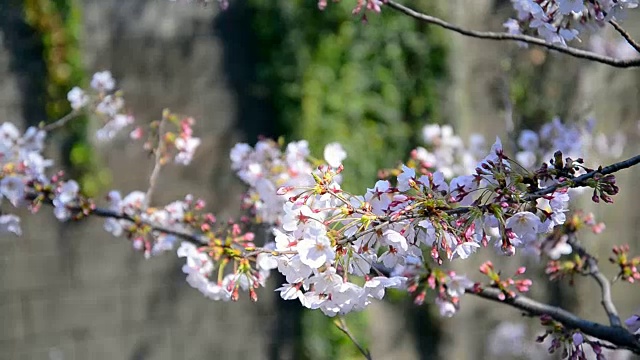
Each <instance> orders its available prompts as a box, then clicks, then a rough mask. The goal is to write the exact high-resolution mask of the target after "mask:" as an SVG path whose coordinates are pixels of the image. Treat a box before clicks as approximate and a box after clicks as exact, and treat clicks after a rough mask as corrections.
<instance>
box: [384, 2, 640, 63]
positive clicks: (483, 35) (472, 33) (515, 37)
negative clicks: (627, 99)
mask: <svg viewBox="0 0 640 360" xmlns="http://www.w3.org/2000/svg"><path fill="white" fill-rule="evenodd" d="M383 1H384V3H385V5H386V6H388V7H390V8H392V9H394V10H396V11H399V12H401V13H403V14H405V15H408V16H410V17H412V18H415V19H418V20H420V21H424V22H426V23H429V24H433V25H437V26H440V27H442V28H445V29H447V30H451V31H453V32H457V33H458V34H462V35H465V36H469V37H474V38H478V39H487V40H507V41H521V42H524V43H527V44H531V45H537V46H542V47H545V48H547V49H550V50H555V51H558V52H561V53H563V54H567V55H570V56H573V57H576V58H580V59H585V60H591V61H595V62H598V63H602V64H606V65H610V66H613V67H619V68H629V67H638V66H640V59H629V60H623V59H616V58H613V57H610V56H605V55H600V54H597V53H595V52H592V51H587V50H582V49H577V48H573V47H569V46H562V45H556V44H552V43H549V42H547V41H545V40H544V39H540V38H537V37H534V36H529V35H522V34H509V33H506V32H491V31H477V30H469V29H465V28H462V27H459V26H457V25H454V24H451V23H448V22H446V21H444V20H442V19H440V18H437V17H434V16H431V15H427V14H423V13H420V12H418V11H416V10H413V9H411V8H409V7H406V6H404V5H402V4H399V3H397V2H395V1H393V0H383Z"/></svg>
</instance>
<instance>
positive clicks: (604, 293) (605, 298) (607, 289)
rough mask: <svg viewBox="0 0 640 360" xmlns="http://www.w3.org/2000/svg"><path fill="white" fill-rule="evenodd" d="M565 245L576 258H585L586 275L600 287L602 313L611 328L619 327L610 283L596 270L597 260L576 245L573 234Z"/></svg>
mask: <svg viewBox="0 0 640 360" xmlns="http://www.w3.org/2000/svg"><path fill="white" fill-rule="evenodd" d="M567 243H568V244H569V245H571V247H572V248H573V249H574V250H575V251H576V253H577V254H578V256H580V257H581V258H585V261H586V262H587V265H588V266H589V271H588V272H587V274H588V275H589V276H591V277H592V278H594V279H595V281H596V282H597V283H598V285H599V286H600V292H601V297H602V301H601V303H602V307H604V311H605V312H606V313H607V316H608V317H609V323H610V324H611V326H617V327H621V326H622V322H621V321H620V316H619V315H618V310H616V306H615V305H614V304H613V299H611V283H610V282H609V279H607V277H606V276H604V274H603V273H602V272H601V271H600V268H598V260H597V259H596V258H595V257H594V256H593V255H591V254H589V253H588V252H587V250H586V249H585V248H584V247H583V246H582V245H580V243H578V239H577V238H576V235H575V233H570V234H569V239H568V240H567Z"/></svg>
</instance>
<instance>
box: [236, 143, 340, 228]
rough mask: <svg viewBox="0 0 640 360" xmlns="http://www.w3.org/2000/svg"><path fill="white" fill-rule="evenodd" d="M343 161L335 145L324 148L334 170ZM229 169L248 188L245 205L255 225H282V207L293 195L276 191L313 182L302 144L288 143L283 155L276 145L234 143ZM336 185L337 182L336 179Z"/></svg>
mask: <svg viewBox="0 0 640 360" xmlns="http://www.w3.org/2000/svg"><path fill="white" fill-rule="evenodd" d="M346 157H347V154H346V152H345V151H344V149H343V148H342V146H341V145H340V144H339V143H330V144H327V145H326V146H325V149H324V160H325V161H326V163H327V164H329V165H330V166H333V167H334V168H337V167H339V166H340V164H341V163H342V161H343V160H344V159H345V158H346ZM230 158H231V168H232V169H233V170H234V171H235V172H236V174H237V175H238V177H239V178H240V179H241V180H242V181H243V182H245V183H246V184H247V185H248V186H249V190H248V191H247V193H246V195H245V201H244V203H245V205H246V206H247V207H248V208H250V209H251V210H252V211H253V215H254V216H255V217H256V219H257V221H258V222H263V223H267V224H280V223H282V216H283V215H284V212H283V205H284V203H285V201H286V200H287V199H288V198H289V197H290V196H291V195H293V194H292V193H290V192H289V191H287V192H284V193H279V192H278V191H277V190H278V189H279V188H289V189H293V188H295V187H297V186H300V185H304V184H308V183H309V182H311V181H313V176H312V171H313V167H314V162H315V163H316V165H318V164H320V163H321V162H319V161H317V160H315V161H314V159H312V158H311V156H310V150H309V143H308V142H307V141H306V140H301V141H295V142H290V143H289V144H287V146H286V148H285V149H284V151H282V146H281V144H279V143H278V142H275V141H273V140H271V139H262V140H260V141H258V143H257V144H256V145H255V146H254V147H252V146H250V145H249V144H246V143H238V144H236V145H235V146H234V147H233V149H231V155H230ZM336 180H338V181H339V179H336Z"/></svg>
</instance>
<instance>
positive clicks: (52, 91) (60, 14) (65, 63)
mask: <svg viewBox="0 0 640 360" xmlns="http://www.w3.org/2000/svg"><path fill="white" fill-rule="evenodd" d="M23 8H24V15H25V20H26V22H27V23H28V24H29V25H30V26H31V27H33V28H34V29H35V30H36V31H37V32H38V33H39V34H40V37H41V39H42V45H43V54H42V56H43V60H44V62H45V65H46V69H47V76H46V78H45V79H43V80H44V81H45V92H46V94H45V95H46V100H45V109H46V112H47V116H48V118H49V119H48V120H49V121H55V120H57V119H60V118H61V117H63V116H65V115H66V114H68V113H69V112H70V111H71V107H70V105H69V102H68V101H67V93H68V92H69V90H71V88H72V87H73V86H76V85H82V84H83V83H85V82H86V75H85V72H84V70H83V66H82V57H81V49H80V33H81V31H82V14H81V11H80V5H79V3H78V1H77V0H25V1H24V3H23ZM65 131H66V133H65V140H64V141H63V151H64V155H65V158H66V160H67V161H68V163H67V166H68V167H70V172H71V174H70V175H71V177H73V178H77V179H79V182H80V184H81V188H82V189H83V192H84V193H85V194H86V195H89V196H93V195H95V194H96V193H97V192H98V190H99V189H100V187H102V186H103V185H105V184H106V183H107V182H108V181H109V174H108V173H106V172H105V171H106V170H100V171H97V169H98V165H97V163H96V160H95V156H94V152H93V149H92V147H91V145H90V144H89V141H88V138H87V136H88V135H87V131H88V119H87V118H86V117H84V116H82V117H79V118H77V119H74V120H73V121H71V122H70V123H69V124H68V125H67V126H66V130H65Z"/></svg>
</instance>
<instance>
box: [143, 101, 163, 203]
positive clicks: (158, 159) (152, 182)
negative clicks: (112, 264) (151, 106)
mask: <svg viewBox="0 0 640 360" xmlns="http://www.w3.org/2000/svg"><path fill="white" fill-rule="evenodd" d="M166 112H167V111H166V110H165V112H164V113H163V114H162V119H161V120H160V123H159V124H158V146H157V147H156V149H155V151H154V155H155V159H154V162H153V170H152V171H151V175H150V176H149V188H148V189H147V193H146V194H145V196H144V207H145V208H147V207H149V205H150V204H151V197H152V196H153V191H154V190H155V187H156V183H157V182H158V177H159V176H160V170H161V169H162V157H163V156H164V151H165V146H164V139H163V138H162V135H163V132H164V123H165V122H166V121H167V119H166V116H167V114H165V113H166Z"/></svg>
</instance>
